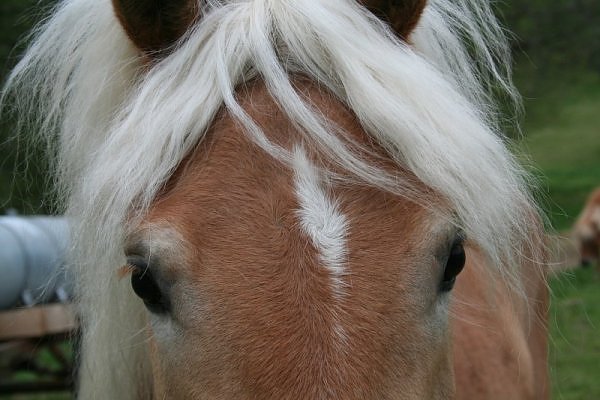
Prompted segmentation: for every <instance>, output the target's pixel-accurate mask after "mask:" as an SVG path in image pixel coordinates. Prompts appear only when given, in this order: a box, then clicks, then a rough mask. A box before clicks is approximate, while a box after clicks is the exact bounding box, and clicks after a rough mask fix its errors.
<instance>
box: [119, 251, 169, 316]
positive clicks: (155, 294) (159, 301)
mask: <svg viewBox="0 0 600 400" xmlns="http://www.w3.org/2000/svg"><path fill="white" fill-rule="evenodd" d="M128 264H129V266H130V267H131V269H132V271H131V287H132V289H133V292H134V293H135V294H136V295H137V296H138V297H139V298H140V299H142V301H143V302H144V305H145V306H146V308H147V309H148V311H150V312H151V313H154V314H166V313H168V312H169V311H170V308H171V307H170V303H169V301H168V298H167V297H166V296H165V294H164V293H163V291H162V290H161V288H160V285H159V284H158V283H157V281H156V279H155V277H154V275H153V274H152V271H151V270H150V268H149V266H148V263H147V262H146V261H143V260H140V259H139V258H132V259H129V260H128Z"/></svg>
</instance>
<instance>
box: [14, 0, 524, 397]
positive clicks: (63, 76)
mask: <svg viewBox="0 0 600 400" xmlns="http://www.w3.org/2000/svg"><path fill="white" fill-rule="evenodd" d="M199 3H200V4H201V6H202V7H204V9H203V10H205V13H204V16H203V18H202V20H201V21H200V22H199V23H197V25H196V26H194V27H193V29H192V30H191V31H190V32H189V34H188V35H187V36H186V37H185V38H184V39H185V40H182V41H181V42H180V43H179V44H178V46H177V48H176V49H175V50H174V51H173V52H172V53H170V54H169V55H168V56H167V57H165V58H164V59H163V60H162V61H160V62H159V63H157V64H156V65H152V66H151V67H150V68H148V66H147V65H146V64H145V63H144V61H143V58H142V57H140V56H139V54H138V52H137V51H136V50H135V49H134V48H133V47H132V44H131V43H130V42H129V40H128V39H127V37H126V35H125V33H124V31H123V30H122V29H121V27H120V26H119V24H118V21H117V19H116V17H115V16H114V12H113V11H112V8H111V2H110V0H65V1H63V2H62V3H61V4H60V5H59V6H58V7H57V9H56V10H55V13H54V14H53V16H52V17H51V18H50V19H48V20H47V21H46V22H45V23H44V25H42V26H41V27H40V28H39V29H38V30H37V33H36V34H35V35H36V36H35V39H34V41H33V42H32V44H31V46H30V48H29V50H28V52H27V53H26V54H25V57H24V58H23V60H22V61H21V63H19V65H18V66H17V68H16V69H15V71H14V72H13V74H12V75H11V77H10V78H9V81H8V85H7V89H5V91H4V92H3V101H4V102H5V103H6V102H7V101H8V100H7V97H6V94H7V93H18V94H17V95H16V96H12V97H10V98H11V99H14V101H15V102H16V103H17V104H16V106H17V107H21V108H24V109H26V110H28V111H29V112H30V114H29V115H30V116H32V118H33V120H34V124H33V125H34V126H35V127H36V128H41V133H42V135H47V136H48V137H49V140H50V142H54V143H56V145H57V146H58V161H57V165H58V170H59V174H60V175H59V181H60V188H59V190H60V191H61V193H64V196H65V204H66V211H67V215H69V216H70V217H71V218H72V219H73V223H74V229H73V231H74V232H75V237H74V238H75V244H74V249H75V251H74V252H73V258H72V263H73V265H74V266H76V267H75V268H76V269H77V273H78V275H79V276H80V282H79V289H78V290H79V294H80V303H81V307H82V315H83V316H84V321H83V323H84V325H85V337H84V343H83V346H84V352H85V354H86V357H84V359H83V360H84V364H83V366H82V376H83V377H84V379H83V380H82V388H81V393H80V395H81V396H82V398H120V399H133V398H134V397H135V395H134V391H135V390H136V389H135V388H132V386H133V385H129V386H128V385H126V384H123V385H120V384H119V383H118V382H125V383H127V382H132V381H133V380H132V379H133V377H134V376H137V375H139V374H145V373H147V371H144V370H141V371H140V370H139V369H138V367H137V365H138V364H139V363H141V361H140V360H143V359H144V357H146V356H145V355H144V354H143V352H142V349H141V347H140V346H136V344H137V343H138V342H139V336H136V335H137V333H138V332H139V331H140V330H141V329H142V327H143V325H144V321H143V318H137V321H134V320H133V319H132V318H131V315H133V314H135V315H143V312H142V311H141V309H140V305H139V302H138V303H136V302H132V301H129V300H130V299H129V297H130V296H131V294H130V291H129V290H126V289H125V288H124V286H123V284H122V283H119V282H118V281H117V277H116V274H115V273H114V271H115V267H116V266H118V265H119V263H120V262H122V261H123V260H122V258H123V256H122V251H123V248H122V245H123V243H122V240H123V225H124V224H125V221H126V220H131V218H135V217H136V216H137V217H139V216H141V215H142V214H143V212H144V210H145V209H147V207H148V206H149V205H150V204H151V203H152V201H153V199H154V196H155V195H156V193H157V191H158V190H159V189H160V188H161V187H162V186H163V184H164V183H165V181H166V180H167V179H168V178H169V177H170V176H171V174H172V173H173V171H174V170H175V168H176V167H177V165H178V164H179V163H180V161H181V160H182V159H183V158H184V157H185V156H186V155H187V154H188V153H189V152H190V151H191V149H193V148H194V147H195V146H196V145H197V144H198V143H199V142H200V141H201V140H202V139H203V137H204V134H205V132H206V131H207V129H208V127H209V126H210V124H211V121H212V120H213V117H214V115H215V114H216V112H217V111H218V110H219V108H221V107H222V106H223V105H224V106H225V107H226V108H227V110H228V111H229V113H230V114H232V115H233V116H235V117H236V118H238V119H239V120H240V122H241V123H242V124H243V125H244V126H245V127H246V131H247V133H248V134H249V135H250V137H251V138H252V139H253V140H255V141H256V142H257V143H258V144H259V145H260V146H261V147H262V148H263V149H264V150H266V151H268V152H269V153H271V154H273V155H274V156H275V157H276V158H279V159H280V160H282V161H285V162H292V160H293V156H292V155H291V154H290V153H288V152H287V151H286V150H284V149H281V148H278V147H277V146H275V145H274V144H272V143H270V142H269V141H268V140H267V139H266V136H265V135H264V133H263V132H261V131H260V129H259V128H258V127H257V125H256V124H255V123H254V122H253V121H252V120H251V119H250V118H249V117H248V115H247V114H246V113H245V112H244V110H243V109H242V108H241V107H240V105H239V104H238V102H237V101H236V97H235V96H236V95H235V88H236V86H237V85H238V84H240V83H242V82H243V81H246V80H249V79H253V78H256V77H260V78H262V79H263V80H264V81H265V82H266V84H267V86H268V88H269V90H270V92H271V94H272V96H273V98H274V99H275V100H276V101H277V103H278V104H279V106H280V107H281V109H282V110H284V111H285V112H286V113H287V115H288V117H289V118H290V119H291V120H292V121H293V122H294V123H295V124H296V125H297V126H299V127H300V128H301V130H302V132H303V133H304V135H305V136H306V138H307V139H308V140H310V141H311V142H314V143H316V144H317V145H318V146H320V149H321V150H322V152H323V154H325V155H326V156H328V157H330V158H331V160H332V161H333V162H335V163H336V164H337V165H339V166H340V167H342V168H343V169H344V170H346V171H347V172H350V173H351V174H353V175H354V176H356V178H357V179H360V180H362V181H364V182H367V183H369V184H371V185H374V186H377V187H379V188H381V189H383V190H388V191H391V192H393V193H396V194H399V195H402V196H408V197H410V198H413V199H414V200H416V201H419V202H421V203H423V205H424V206H425V207H432V208H433V207H434V206H433V205H432V204H426V203H425V202H426V200H425V199H424V198H422V197H421V196H420V193H419V191H418V190H416V188H414V187H412V186H411V184H410V182H408V181H407V180H403V179H402V178H401V177H397V176H391V175H389V174H387V173H384V172H383V171H381V170H380V169H378V168H376V167H375V166H373V165H370V164H369V163H367V162H366V161H365V160H363V159H362V158H361V157H360V156H359V154H364V153H363V152H362V151H364V150H365V149H357V148H356V147H355V145H349V144H348V143H347V141H344V140H342V139H341V138H340V135H343V132H341V131H340V130H339V129H338V128H336V127H335V126H333V124H331V123H329V122H328V121H327V120H326V119H325V117H323V116H322V115H321V114H320V113H319V112H318V110H313V109H312V108H311V106H310V105H309V104H307V103H306V101H305V100H303V98H302V97H301V95H299V94H298V93H297V92H296V91H295V90H294V88H293V85H292V83H291V81H290V73H302V74H304V75H308V76H310V77H312V78H314V79H315V80H316V81H317V82H319V83H320V84H322V85H324V86H326V87H327V88H328V89H329V90H331V91H332V92H333V93H334V94H335V95H337V96H338V97H339V98H340V99H342V101H344V102H345V103H346V104H347V105H348V106H349V107H350V108H351V109H352V110H353V111H354V112H355V113H356V115H357V116H358V118H359V119H360V121H361V123H362V125H363V127H364V128H365V129H366V131H368V132H369V134H370V135H372V137H373V138H374V139H375V140H376V141H377V142H379V143H380V144H381V145H382V146H384V147H385V149H386V150H387V151H388V152H389V154H390V156H391V157H392V158H393V159H394V160H395V161H396V162H397V163H398V164H399V165H401V166H403V167H405V168H408V169H410V170H411V171H412V172H413V173H414V174H415V175H416V176H417V177H418V178H419V179H420V180H421V181H422V182H423V183H425V184H426V185H427V186H428V187H430V188H432V189H433V190H435V191H436V192H437V193H439V194H440V196H442V197H443V198H445V199H446V201H447V202H448V204H449V205H450V210H439V212H440V215H441V216H442V217H447V218H448V219H450V220H455V218H454V217H455V216H457V217H458V221H460V222H459V223H460V225H461V228H463V229H464V231H465V232H466V233H467V235H468V236H469V238H470V240H472V241H473V242H475V243H477V244H478V245H479V246H480V247H481V248H482V249H483V250H484V251H485V252H486V253H487V255H488V256H489V259H490V260H491V261H492V263H491V265H493V266H495V267H496V268H497V271H498V272H499V273H500V274H501V275H503V276H505V277H506V278H508V279H509V280H510V279H512V278H511V277H514V274H515V273H516V270H515V269H513V268H512V267H511V266H513V265H514V266H517V265H519V262H518V261H519V260H518V258H519V256H520V253H521V252H523V251H524V249H525V248H526V246H527V243H528V239H527V237H528V234H529V233H530V232H531V230H530V227H529V223H530V221H531V215H532V214H531V212H532V207H535V206H534V205H533V202H532V201H531V199H530V195H529V193H528V190H527V188H526V182H525V178H524V176H525V175H524V173H523V172H522V169H521V168H520V167H519V166H518V165H517V164H516V162H515V161H514V159H513V157H512V156H511V155H510V154H509V152H508V151H507V149H506V147H505V145H504V143H503V141H502V138H501V137H500V136H499V135H498V134H497V132H496V131H495V127H496V123H495V120H494V118H493V117H492V118H490V117H489V115H493V113H494V110H495V107H494V104H493V102H492V100H491V98H490V96H489V93H490V92H491V91H492V89H491V88H492V87H496V88H498V87H500V88H504V89H505V90H506V91H507V92H509V95H511V96H513V95H514V89H513V87H512V85H511V83H510V77H509V65H510V59H509V57H507V56H506V54H505V51H506V48H507V47H506V41H505V38H504V37H503V35H502V31H501V29H500V28H499V27H498V25H497V22H496V21H495V20H494V18H493V15H492V14H491V11H490V8H489V5H488V4H487V2H485V1H483V0H459V1H450V0H430V1H429V5H428V6H427V8H426V10H425V12H424V14H423V16H422V19H421V21H420V23H419V25H418V27H417V29H416V31H415V32H414V34H413V35H412V36H411V42H412V44H413V45H412V46H409V45H407V44H405V43H402V42H400V41H399V40H398V39H396V38H395V37H394V36H393V34H392V33H391V32H390V31H389V29H388V28H387V27H385V26H384V24H383V23H381V22H380V21H379V20H377V19H376V18H375V17H374V16H372V15H371V14H370V13H368V12H367V11H366V10H365V9H364V8H363V7H361V6H360V5H358V3H357V2H355V1H349V0H247V1H234V0H213V1H208V2H206V1H203V0H199ZM206 3H208V5H207V4H206ZM463 39H465V40H466V42H467V44H465V42H464V41H463ZM474 65H478V66H480V67H478V68H475V67H473V66H474ZM25 119H26V117H25V118H24V120H25ZM357 150H361V151H357ZM514 282H516V279H515V280H514ZM109 321H110V323H109ZM88 370H91V371H93V373H91V374H87V373H86V371H88ZM136 374H137V375H136ZM116 377H118V379H117V378H116ZM126 377H127V378H126ZM130 378H131V379H130ZM138 378H139V376H138ZM108 382H110V383H109V384H107V383H108Z"/></svg>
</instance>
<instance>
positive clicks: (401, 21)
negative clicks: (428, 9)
mask: <svg viewBox="0 0 600 400" xmlns="http://www.w3.org/2000/svg"><path fill="white" fill-rule="evenodd" d="M360 3H361V4H362V5H364V6H365V7H366V8H367V9H368V10H369V11H371V12H372V13H373V14H375V15H376V16H378V17H379V18H381V19H383V20H385V21H387V22H389V24H390V26H391V27H392V28H393V29H394V31H396V33H397V34H398V35H400V37H401V38H403V39H405V40H406V39H407V38H408V36H409V35H410V34H411V32H412V31H413V30H414V29H415V27H416V26H417V23H418V22H419V19H420V18H421V14H423V10H424V9H425V6H426V5H427V0H360Z"/></svg>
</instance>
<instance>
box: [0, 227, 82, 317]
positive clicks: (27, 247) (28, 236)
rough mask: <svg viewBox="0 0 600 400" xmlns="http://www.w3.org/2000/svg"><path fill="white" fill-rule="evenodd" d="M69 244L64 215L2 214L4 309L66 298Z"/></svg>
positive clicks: (0, 299)
mask: <svg viewBox="0 0 600 400" xmlns="http://www.w3.org/2000/svg"><path fill="white" fill-rule="evenodd" d="M68 246H69V226H68V224H67V221H66V219H65V218H64V217H49V216H0V310H2V309H8V308H11V307H14V306H16V305H19V304H25V305H32V304H37V303H46V302H49V301H66V300H67V298H68V294H69V293H70V292H71V288H70V285H69V279H67V277H66V272H65V271H64V268H63V267H64V260H65V254H66V251H67V248H68Z"/></svg>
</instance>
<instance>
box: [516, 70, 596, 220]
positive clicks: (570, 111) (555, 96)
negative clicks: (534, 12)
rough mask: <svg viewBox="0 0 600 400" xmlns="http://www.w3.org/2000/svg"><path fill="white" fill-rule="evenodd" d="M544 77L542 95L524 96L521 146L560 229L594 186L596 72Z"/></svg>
mask: <svg viewBox="0 0 600 400" xmlns="http://www.w3.org/2000/svg"><path fill="white" fill-rule="evenodd" d="M548 79H551V80H550V82H549V84H550V83H552V85H549V88H548V89H545V91H544V92H543V94H542V95H538V96H535V97H527V95H526V98H525V106H526V110H527V114H526V119H525V122H524V124H523V132H524V135H525V139H524V140H523V141H522V143H521V147H522V151H524V152H525V153H528V154H529V155H530V156H531V158H532V160H533V162H534V164H535V166H536V168H537V169H538V170H539V172H540V173H541V174H542V175H543V177H542V180H541V182H542V190H543V191H545V192H547V194H548V198H549V200H548V201H547V203H548V204H547V205H546V206H547V209H548V214H549V217H550V220H551V221H552V223H553V225H554V227H555V228H556V229H558V230H566V229H568V228H569V227H570V226H571V224H572V223H573V221H574V220H575V218H576V217H577V215H578V213H579V212H580V210H581V208H582V206H583V204H584V203H585V200H586V197H587V196H588V194H589V193H590V192H591V191H592V190H593V189H594V188H595V187H598V186H600V76H598V75H589V74H588V75H585V74H582V76H579V77H578V78H576V79H573V80H574V81H571V80H569V79H567V78H565V79H563V80H562V81H561V80H559V78H558V77H556V76H555V77H549V78H548ZM555 82H556V83H555Z"/></svg>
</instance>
